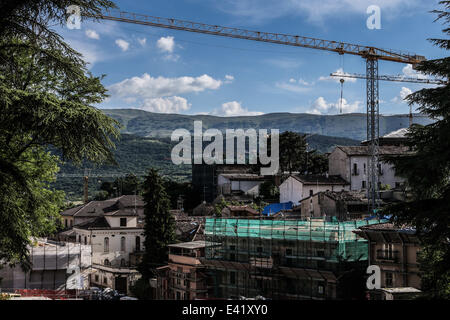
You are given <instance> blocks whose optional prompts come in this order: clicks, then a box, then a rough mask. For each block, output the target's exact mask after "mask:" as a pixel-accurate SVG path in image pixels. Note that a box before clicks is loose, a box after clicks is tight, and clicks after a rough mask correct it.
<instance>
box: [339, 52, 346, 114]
mask: <svg viewBox="0 0 450 320" xmlns="http://www.w3.org/2000/svg"><path fill="white" fill-rule="evenodd" d="M341 70H342V74H344V55H341ZM339 82H340V83H341V99H340V100H339V113H340V114H342V105H343V101H342V99H343V96H344V82H345V79H344V78H340V79H339Z"/></svg>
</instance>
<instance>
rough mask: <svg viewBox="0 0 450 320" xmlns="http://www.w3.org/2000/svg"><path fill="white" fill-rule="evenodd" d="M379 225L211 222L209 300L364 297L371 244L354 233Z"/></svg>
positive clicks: (320, 221)
mask: <svg viewBox="0 0 450 320" xmlns="http://www.w3.org/2000/svg"><path fill="white" fill-rule="evenodd" d="M382 221H383V220H382ZM379 222H380V220H375V219H374V220H369V221H364V220H357V221H345V222H329V221H325V220H323V219H310V220H295V219H285V220H273V219H231V218H228V219H223V218H211V219H206V225H205V236H206V251H205V258H204V259H202V260H203V261H202V263H203V264H204V265H205V266H206V267H207V268H208V273H209V274H210V279H211V282H210V283H209V287H210V292H209V297H210V298H239V297H251V298H254V297H257V296H263V297H264V298H268V299H352V298H363V297H364V289H365V278H364V275H365V270H366V268H367V258H368V243H367V240H365V239H363V238H361V237H359V236H358V235H357V234H355V233H354V232H353V231H354V230H355V229H357V228H359V227H360V226H363V225H369V224H375V223H379Z"/></svg>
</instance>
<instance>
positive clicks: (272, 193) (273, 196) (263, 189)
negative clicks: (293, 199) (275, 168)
mask: <svg viewBox="0 0 450 320" xmlns="http://www.w3.org/2000/svg"><path fill="white" fill-rule="evenodd" d="M259 195H260V197H261V198H262V199H264V200H266V201H270V200H272V201H273V200H277V201H278V200H279V198H280V189H279V188H278V187H277V186H276V185H275V183H274V182H273V181H272V180H267V181H264V182H263V183H261V184H260V185H259Z"/></svg>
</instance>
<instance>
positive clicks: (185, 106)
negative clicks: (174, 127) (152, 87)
mask: <svg viewBox="0 0 450 320" xmlns="http://www.w3.org/2000/svg"><path fill="white" fill-rule="evenodd" d="M190 108H191V104H190V103H188V102H187V100H186V99H185V98H182V97H178V96H173V97H168V98H154V99H145V100H144V103H143V105H142V106H141V107H140V109H143V110H146V111H151V112H159V113H180V112H182V111H186V110H189V109H190Z"/></svg>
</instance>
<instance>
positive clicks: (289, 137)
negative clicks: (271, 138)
mask: <svg viewBox="0 0 450 320" xmlns="http://www.w3.org/2000/svg"><path fill="white" fill-rule="evenodd" d="M305 161H306V135H304V134H300V133H297V132H291V131H285V132H283V133H281V134H280V168H281V170H282V171H287V172H289V173H292V172H293V171H298V170H300V169H301V168H302V166H304V164H305Z"/></svg>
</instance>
